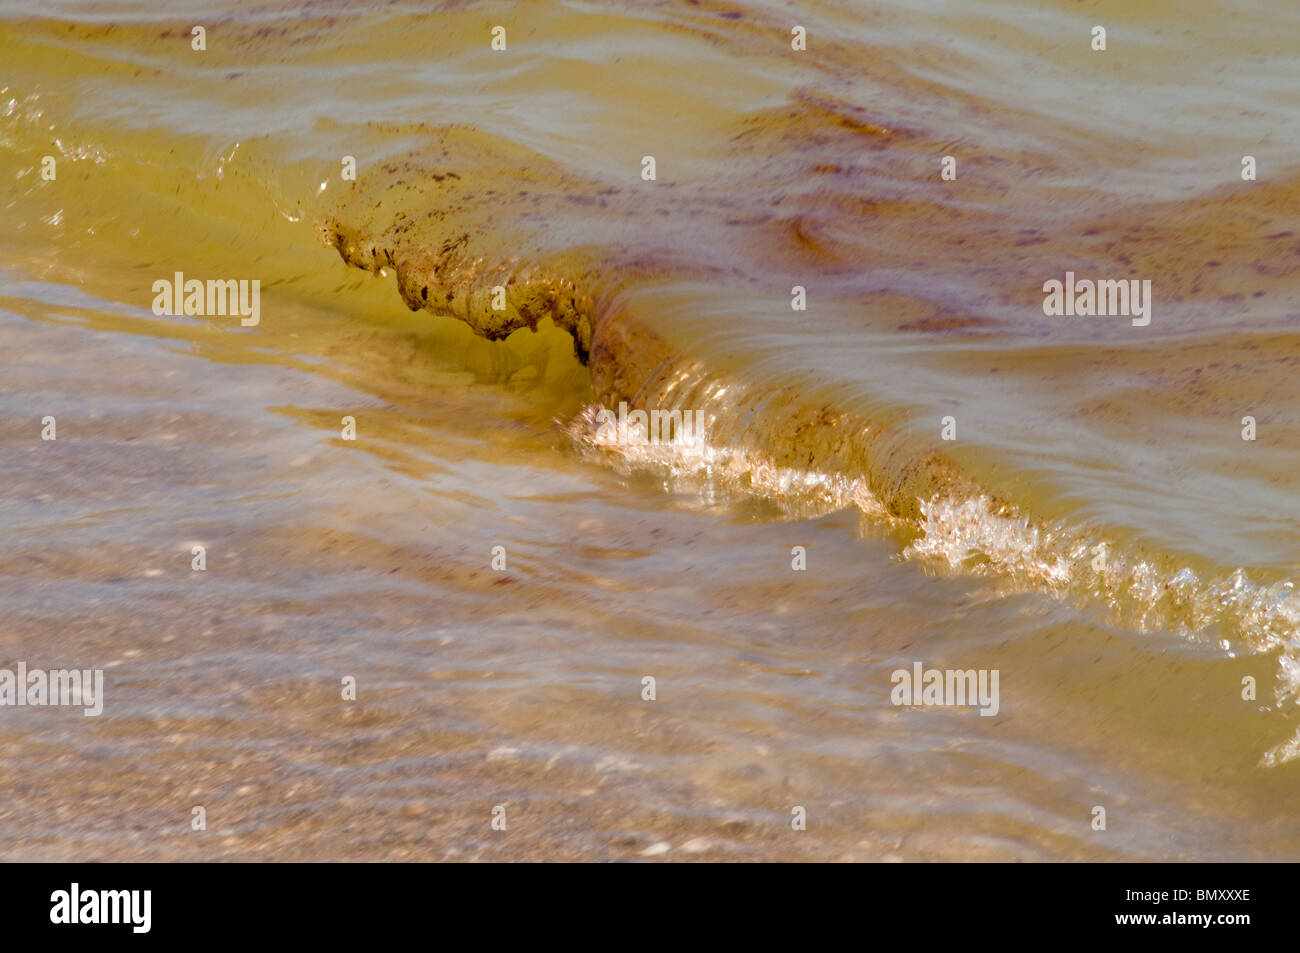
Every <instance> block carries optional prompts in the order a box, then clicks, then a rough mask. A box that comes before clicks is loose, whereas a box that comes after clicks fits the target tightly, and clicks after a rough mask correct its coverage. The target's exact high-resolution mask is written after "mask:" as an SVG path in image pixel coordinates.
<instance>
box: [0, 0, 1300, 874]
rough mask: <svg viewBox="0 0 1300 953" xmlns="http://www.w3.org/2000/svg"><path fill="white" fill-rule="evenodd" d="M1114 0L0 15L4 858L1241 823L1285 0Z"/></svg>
mask: <svg viewBox="0 0 1300 953" xmlns="http://www.w3.org/2000/svg"><path fill="white" fill-rule="evenodd" d="M1130 6H1131V5H1130V4H1128V3H1120V2H1118V0H1116V2H1105V3H1098V4H1093V5H1092V6H1091V7H1089V8H1088V9H1086V10H1080V9H1079V8H1078V5H1076V4H1067V3H1063V2H1061V3H1056V2H1053V3H1050V4H1048V5H1047V6H1046V7H1044V6H1043V5H1042V4H1038V3H1033V4H1031V3H1012V4H996V5H995V4H986V3H976V2H971V3H963V4H961V5H960V8H959V9H956V8H954V5H950V4H941V3H922V4H917V3H914V2H907V3H903V2H898V3H886V4H872V5H860V4H853V3H849V2H836V3H825V4H818V5H816V6H814V7H812V8H809V9H808V10H806V11H804V12H803V13H801V15H800V16H801V17H802V18H803V19H802V20H801V21H800V25H804V26H806V27H807V30H808V48H807V49H806V50H804V51H795V50H792V49H791V46H790V39H791V27H792V26H793V25H795V21H791V20H790V14H789V13H788V12H787V11H786V10H785V7H784V6H783V5H777V4H724V3H709V2H700V3H692V2H677V0H667V2H662V3H656V4H551V3H545V4H543V3H530V4H521V5H509V4H501V5H493V4H487V5H479V4H441V5H435V7H436V8H435V9H431V8H430V5H428V4H394V5H387V6H383V7H379V6H372V5H370V4H367V3H347V2H333V3H315V4H307V5H301V4H298V5H285V4H279V3H268V4H230V5H229V6H228V7H226V8H223V11H221V12H214V11H213V9H212V8H211V6H210V5H207V4H194V5H192V6H191V7H186V6H185V5H184V4H174V5H171V7H170V11H171V12H169V13H168V14H167V15H160V14H158V13H157V12H156V11H155V10H154V9H153V5H151V4H132V3H117V2H115V3H91V4H87V3H76V4H63V3H53V4H49V5H47V9H46V12H45V13H44V14H43V16H42V17H40V18H34V17H30V16H25V15H21V14H19V13H17V12H15V11H13V10H5V11H2V12H0V50H3V64H4V67H3V71H0V157H3V162H0V181H3V182H5V183H6V185H5V187H4V191H3V192H0V203H2V204H3V208H4V210H5V218H4V224H5V227H4V228H3V229H0V364H2V365H3V367H2V370H0V459H2V460H3V471H2V472H3V480H4V483H3V485H4V490H3V492H2V493H0V513H2V519H0V525H2V526H3V536H0V668H14V667H15V666H16V665H17V664H18V662H20V661H22V662H26V663H27V664H28V665H29V666H32V667H42V668H50V669H53V668H60V667H78V668H94V667H99V668H102V669H103V670H104V672H105V678H106V689H105V700H104V714H103V715H102V716H101V717H99V718H85V717H82V715H81V713H80V711H79V710H76V709H72V708H44V709H37V708H14V707H0V744H2V745H3V752H4V755H5V757H3V758H0V836H3V838H4V840H5V842H6V843H7V844H8V845H10V846H9V850H8V852H7V853H6V856H7V857H9V858H11V859H59V860H66V859H159V860H161V859H251V858H275V859H311V860H324V859H443V858H451V859H472V858H482V859H540V858H547V859H625V858H626V859H638V858H642V857H649V858H666V859H679V858H685V859H697V858H703V859H723V858H735V859H861V860H881V859H887V860H896V859H897V860H926V859H1027V860H1071V859H1099V860H1112V859H1221V858H1238V859H1269V860H1278V859H1296V858H1297V857H1300V817H1298V816H1297V815H1296V812H1295V811H1294V809H1293V804H1294V801H1295V792H1296V785H1297V782H1298V780H1300V776H1298V775H1297V770H1300V769H1298V768H1297V767H1296V765H1295V763H1294V761H1293V760H1292V758H1293V756H1294V754H1295V753H1296V751H1297V748H1296V742H1295V741H1294V740H1293V739H1295V738H1296V737H1300V735H1298V734H1297V732H1298V731H1300V726H1298V725H1297V724H1296V721H1297V719H1296V705H1295V701H1296V689H1297V686H1300V604H1298V603H1297V597H1296V596H1295V595H1293V590H1292V585H1291V580H1292V579H1293V578H1294V576H1295V575H1296V573H1297V571H1300V559H1298V558H1297V555H1296V554H1297V552H1298V551H1300V517H1298V515H1297V514H1300V505H1298V504H1300V492H1298V491H1297V483H1296V481H1295V479H1294V471H1295V464H1296V461H1297V447H1298V446H1300V420H1298V418H1297V414H1296V407H1297V398H1298V397H1300V384H1298V383H1297V374H1296V367H1297V360H1298V359H1300V339H1298V338H1297V329H1298V328H1300V299H1298V297H1297V278H1296V275H1297V269H1296V267H1295V265H1296V263H1297V255H1300V237H1297V231H1296V229H1295V222H1294V219H1295V216H1296V212H1297V199H1298V198H1300V169H1298V167H1297V166H1296V164H1295V161H1294V156H1295V155H1296V145H1297V142H1296V133H1295V131H1294V130H1295V129H1296V128H1298V127H1297V124H1296V119H1297V118H1300V68H1298V67H1297V65H1296V64H1297V62H1300V61H1298V60H1297V59H1296V57H1295V55H1294V54H1295V49H1296V46H1295V43H1296V36H1297V35H1298V34H1297V27H1300V20H1297V14H1296V12H1295V11H1293V10H1291V9H1290V8H1289V7H1287V6H1286V5H1285V4H1282V3H1277V2H1264V0H1252V2H1248V3H1245V4H1240V3H1239V4H1234V5H1232V7H1231V8H1230V9H1229V8H1228V7H1226V6H1221V5H1216V4H1211V3H1204V2H1196V3H1191V4H1186V3H1180V4H1177V5H1175V4H1172V3H1170V4H1165V3H1147V4H1144V5H1142V6H1141V9H1140V10H1133V9H1130ZM196 24H202V25H204V26H205V29H206V46H207V48H206V50H204V51H196V50H194V49H192V48H191V28H192V27H193V26H195V25H196ZM1094 24H1105V25H1106V26H1107V28H1108V47H1107V50H1106V51H1105V52H1094V51H1093V50H1091V49H1090V46H1089V31H1090V30H1091V28H1092V26H1093V25H1094ZM494 25H504V26H505V27H506V31H507V48H506V50H504V51H493V50H492V49H491V45H490V43H491V33H490V31H491V28H492V27H493V26H494ZM47 155H48V156H50V157H52V158H53V159H55V162H56V168H57V175H56V177H55V178H54V179H53V180H47V179H45V178H43V177H42V159H43V157H44V156H47ZM647 155H651V156H654V158H655V166H656V175H655V179H654V180H653V181H647V180H646V179H644V178H643V176H642V172H643V168H644V162H643V159H644V157H645V156H647ZM948 155H951V156H953V157H954V158H955V159H956V162H957V166H956V168H957V176H956V178H955V179H954V180H951V181H945V180H943V179H942V178H941V177H940V168H941V166H940V160H941V159H942V157H943V156H948ZM1244 155H1251V156H1253V157H1254V158H1255V159H1256V161H1257V165H1258V178H1257V180H1255V181H1244V180H1243V179H1242V177H1241V168H1242V165H1241V160H1242V157H1243V156H1244ZM344 156H351V157H354V158H355V160H356V168H357V177H356V180H355V182H354V181H350V180H347V179H344V178H343V177H342V175H341V170H342V167H343V163H342V161H341V160H342V157H344ZM349 265H354V266H358V267H359V269H360V270H358V267H349ZM1067 271H1072V272H1075V273H1076V274H1077V275H1078V276H1079V277H1080V278H1091V279H1107V280H1111V279H1113V280H1119V279H1144V280H1150V281H1151V282H1152V289H1153V291H1152V299H1151V310H1150V316H1151V321H1150V323H1149V324H1147V325H1141V326H1138V325H1134V324H1133V323H1132V322H1131V321H1130V319H1129V317H1128V316H1103V317H1059V316H1048V315H1045V314H1044V311H1043V307H1042V304H1043V297H1044V292H1043V285H1044V282H1046V281H1049V280H1052V279H1062V278H1063V276H1064V274H1065V273H1066V272H1067ZM176 272H182V273H183V274H184V275H185V276H186V277H190V278H198V279H200V280H205V279H234V280H241V279H242V280H251V279H257V280H259V281H260V283H261V284H260V287H261V296H260V321H259V322H258V324H257V325H256V326H252V327H244V326H241V323H240V320H239V318H238V316H233V317H232V316H229V315H227V316H209V315H193V316H186V315H179V316H178V315H166V314H162V315H159V314H155V313H153V312H152V311H151V304H152V303H153V302H154V298H155V293H154V290H153V284H154V282H156V281H158V280H160V279H166V280H170V279H172V277H173V275H174V274H175V273H176ZM795 286H799V287H802V288H803V289H805V293H806V299H807V309H806V310H803V311H795V310H793V309H792V307H791V300H792V288H793V287H795ZM498 287H500V288H501V289H503V290H504V293H503V295H502V296H501V299H500V300H494V298H495V297H496V295H495V291H494V289H496V288H498ZM495 305H500V307H496V306H495ZM620 402H626V403H627V404H629V406H631V407H633V408H662V409H664V410H671V409H675V410H681V411H684V410H691V411H693V412H696V413H698V414H700V415H701V419H703V420H705V421H706V422H707V440H706V441H704V442H703V443H701V444H699V445H696V446H693V447H683V446H680V445H678V446H670V447H665V446H654V445H647V444H645V443H644V442H638V441H633V442H630V443H629V442H624V443H619V444H614V445H610V444H609V443H607V442H605V441H604V440H603V439H602V438H601V437H600V434H599V432H598V431H599V428H598V425H597V424H596V422H595V414H596V411H597V410H598V408H599V407H602V406H603V407H608V408H616V407H617V406H618V404H619V403H620ZM1247 415H1249V416H1251V417H1253V418H1254V419H1255V421H1256V426H1257V436H1256V439H1255V440H1253V441H1246V440H1243V439H1242V433H1241V432H1242V426H1243V424H1242V418H1243V417H1244V416H1247ZM46 416H53V417H55V418H56V420H57V439H55V440H52V441H51V440H42V439H41V434H42V429H43V424H42V419H43V418H44V417H46ZM345 417H351V418H353V420H354V421H355V427H356V439H355V440H352V439H345V438H344V435H343V426H344V420H343V418H345ZM945 417H952V418H953V424H954V426H955V429H956V439H955V440H945V439H944V438H943V424H942V420H943V418H945ZM200 545H201V546H203V547H204V548H205V554H206V569H205V570H204V571H202V572H198V571H194V570H193V569H192V565H191V561H192V558H193V556H192V553H193V548H194V547H195V546H200ZM498 546H500V547H504V550H505V553H506V560H507V563H506V568H505V569H504V570H497V569H494V568H493V566H492V564H491V554H492V552H493V549H494V547H498ZM796 546H798V547H803V551H804V553H805V554H806V560H807V569H806V571H802V572H798V571H793V570H792V559H793V558H794V556H793V555H792V549H793V548H794V547H796ZM1099 554H1104V559H1103V561H1101V562H1099V561H1098V557H1099ZM917 661H920V662H922V663H923V664H924V665H925V666H926V667H927V668H939V669H963V670H966V669H977V670H994V669H995V670H997V671H998V672H999V676H1000V679H999V685H1000V698H999V705H998V711H997V714H996V715H993V716H992V717H982V716H980V715H979V714H978V712H977V711H976V710H975V709H974V708H970V707H938V708H935V707H923V706H922V707H914V706H895V705H894V704H892V703H891V698H890V692H891V687H892V685H891V675H892V673H893V672H895V671H896V670H899V669H910V668H911V666H912V665H913V663H914V662H917ZM349 676H350V677H353V678H355V679H356V684H357V697H356V699H355V700H345V699H343V698H342V697H341V680H342V679H343V678H344V677H349ZM647 676H650V677H653V678H654V679H655V690H656V697H655V699H654V700H653V701H649V700H645V699H644V698H643V697H642V691H643V681H642V680H643V679H644V678H645V677H647ZM1246 677H1250V678H1253V679H1255V680H1256V682H1257V684H1258V697H1257V698H1256V699H1254V700H1244V699H1243V697H1242V694H1243V688H1242V681H1243V678H1246ZM498 805H504V807H505V812H506V817H507V827H506V830H504V831H501V830H494V829H493V828H492V826H491V822H492V819H493V818H492V809H493V808H494V807H495V806H498ZM195 806H203V807H204V808H205V810H206V812H207V829H206V830H204V831H196V830H193V829H192V826H191V817H192V809H193V808H194V807H195ZM1098 806H1101V807H1104V808H1105V809H1106V813H1107V826H1106V829H1105V830H1104V831H1101V830H1094V827H1093V818H1094V808H1096V807H1098ZM796 807H802V808H804V809H805V810H806V813H807V819H808V822H807V829H806V830H802V831H796V830H793V829H792V827H791V818H792V810H793V809H794V808H796Z"/></svg>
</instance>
